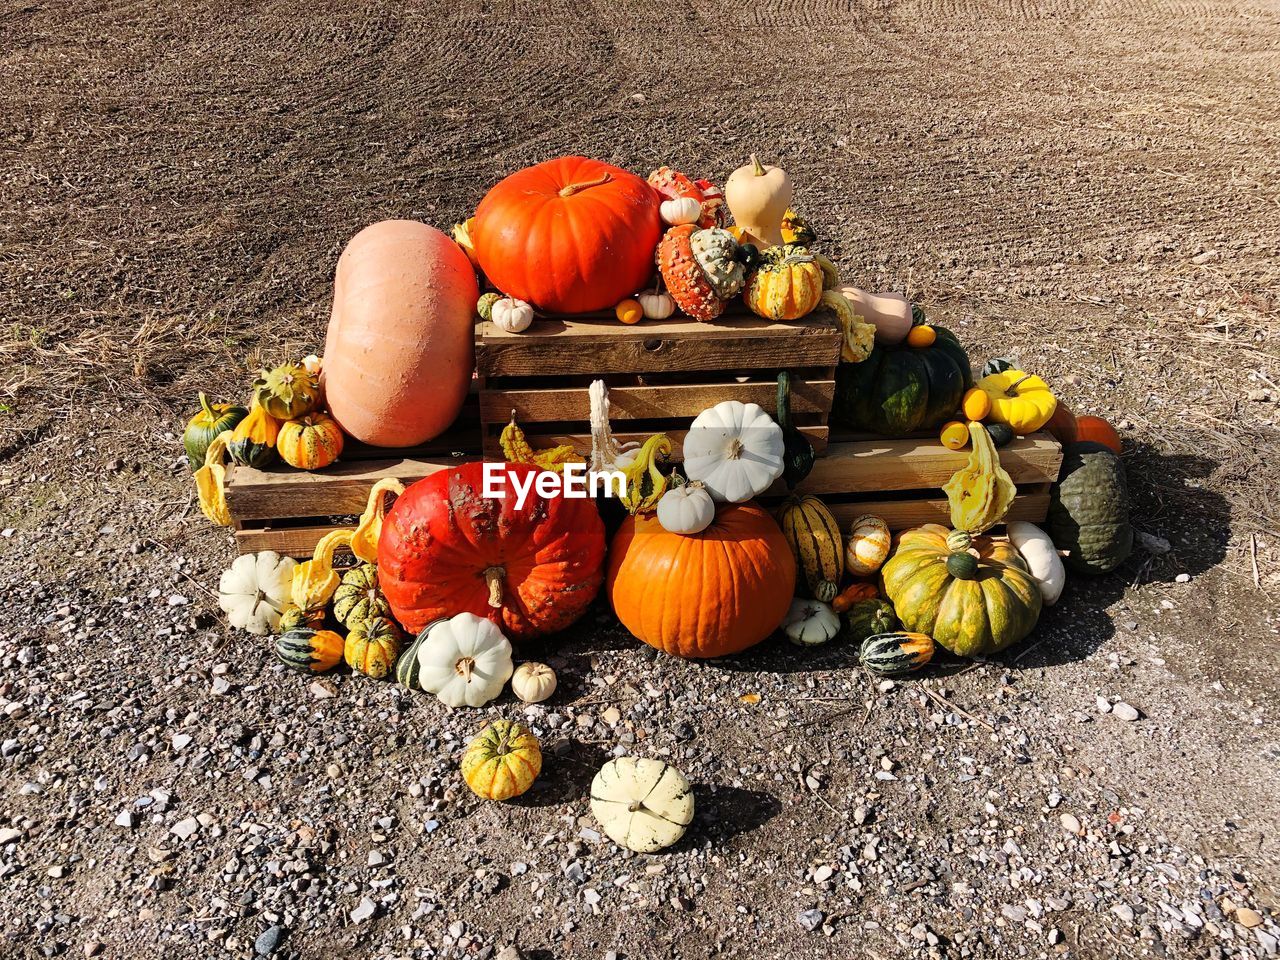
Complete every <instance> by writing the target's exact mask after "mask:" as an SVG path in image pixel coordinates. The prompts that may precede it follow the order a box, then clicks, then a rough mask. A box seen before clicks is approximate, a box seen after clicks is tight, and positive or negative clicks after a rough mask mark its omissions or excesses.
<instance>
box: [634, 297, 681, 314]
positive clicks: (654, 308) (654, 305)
mask: <svg viewBox="0 0 1280 960" xmlns="http://www.w3.org/2000/svg"><path fill="white" fill-rule="evenodd" d="M636 299H637V300H638V301H640V312H641V313H643V314H644V318H645V319H646V320H665V319H667V317H669V316H671V315H672V314H673V313H675V312H676V302H675V300H673V299H671V294H669V293H663V292H662V291H660V290H645V291H643V292H642V293H637V294H636Z"/></svg>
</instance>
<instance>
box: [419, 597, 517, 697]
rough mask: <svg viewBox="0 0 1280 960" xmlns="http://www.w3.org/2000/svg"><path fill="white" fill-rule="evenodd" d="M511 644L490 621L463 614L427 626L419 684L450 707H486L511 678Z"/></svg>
mask: <svg viewBox="0 0 1280 960" xmlns="http://www.w3.org/2000/svg"><path fill="white" fill-rule="evenodd" d="M513 670H514V666H513V665H512V663H511V642H510V641H509V640H508V639H507V638H506V637H505V636H503V635H502V631H501V630H499V629H498V628H497V626H496V625H495V624H494V623H493V622H492V621H491V620H486V619H484V618H483V617H477V616H476V615H475V614H474V613H459V614H457V615H456V616H453V617H450V618H449V619H447V620H437V621H436V622H435V623H433V624H431V625H430V626H428V627H427V628H426V636H425V637H423V638H422V642H421V643H419V644H418V682H419V683H420V684H421V685H422V689H423V690H425V691H427V692H428V693H434V694H435V695H436V696H437V697H439V698H440V701H441V702H442V703H444V704H446V705H447V706H450V707H463V706H466V707H482V706H484V705H485V704H486V703H488V702H489V701H490V700H493V699H494V698H496V697H497V696H498V695H499V694H501V693H502V688H503V687H505V686H506V685H507V681H508V680H510V679H511V674H512V672H513Z"/></svg>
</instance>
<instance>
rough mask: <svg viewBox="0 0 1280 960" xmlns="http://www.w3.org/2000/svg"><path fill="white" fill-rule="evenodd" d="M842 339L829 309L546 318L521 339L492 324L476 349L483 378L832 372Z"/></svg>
mask: <svg viewBox="0 0 1280 960" xmlns="http://www.w3.org/2000/svg"><path fill="white" fill-rule="evenodd" d="M840 340H841V337H840V331H839V330H838V329H837V327H836V321H835V316H834V315H833V314H831V313H830V312H829V311H825V310H819V311H815V312H814V313H811V314H809V316H807V317H804V318H802V319H800V320H795V321H790V322H778V323H773V322H770V321H767V320H763V319H761V318H759V317H756V316H735V317H732V318H728V319H726V318H721V320H719V321H712V322H710V323H699V322H698V321H695V320H689V319H687V318H677V319H672V320H650V321H643V322H641V323H638V324H635V325H634V326H629V327H623V326H619V325H618V324H617V323H616V322H612V323H610V322H608V321H604V320H595V319H590V318H587V319H583V318H573V319H568V318H565V319H547V320H540V321H539V322H537V323H536V324H534V326H533V327H532V328H530V329H529V330H528V331H526V332H525V333H521V334H510V333H503V332H502V331H500V330H498V329H497V328H496V327H494V326H493V324H492V323H486V324H484V325H483V326H482V327H481V328H480V333H479V336H478V338H477V342H476V370H477V372H478V373H479V375H480V376H481V377H501V376H517V377H518V376H547V375H551V376H555V375H571V374H580V373H583V372H584V371H589V372H591V373H594V374H605V373H645V372H651V371H673V370H704V371H705V370H732V369H736V368H743V369H760V368H766V367H829V366H834V365H835V364H836V362H837V361H838V359H839V354H840Z"/></svg>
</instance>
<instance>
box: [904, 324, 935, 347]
mask: <svg viewBox="0 0 1280 960" xmlns="http://www.w3.org/2000/svg"><path fill="white" fill-rule="evenodd" d="M937 339H938V331H936V330H934V329H933V327H931V326H929V325H928V324H921V325H920V326H918V327H912V328H911V330H910V331H908V333H907V346H909V347H916V348H917V349H919V348H923V347H932V346H933V344H934V341H935V340H937Z"/></svg>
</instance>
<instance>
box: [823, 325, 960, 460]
mask: <svg viewBox="0 0 1280 960" xmlns="http://www.w3.org/2000/svg"><path fill="white" fill-rule="evenodd" d="M933 329H934V330H935V331H936V332H937V334H938V338H937V340H935V341H934V342H933V344H932V346H928V347H912V346H909V345H908V344H906V343H902V344H896V345H893V346H889V345H884V344H876V347H875V349H873V350H872V351H871V355H870V356H869V357H867V359H865V360H863V361H862V362H861V363H841V364H840V366H839V367H838V368H837V369H836V395H835V402H834V405H833V407H832V410H831V415H832V416H833V417H835V418H836V419H837V420H839V421H841V422H842V423H844V424H846V425H848V426H849V427H852V428H853V429H855V430H867V431H870V432H871V433H877V434H880V435H882V436H888V437H901V436H905V435H906V434H908V433H913V432H915V431H917V430H932V429H933V428H934V427H939V426H941V425H942V424H943V423H945V422H946V421H948V420H950V419H951V418H952V417H954V416H955V412H956V410H957V409H958V408H959V406H960V401H961V399H962V398H963V397H964V392H965V391H966V390H968V389H969V388H970V387H972V386H973V370H972V368H971V367H970V366H969V355H968V354H967V353H965V352H964V347H962V346H960V341H959V340H957V339H956V337H955V334H953V333H952V332H951V331H950V330H947V329H945V328H944V327H934V328H933Z"/></svg>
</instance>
